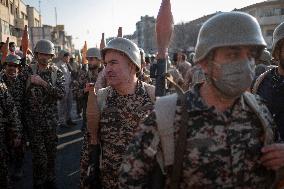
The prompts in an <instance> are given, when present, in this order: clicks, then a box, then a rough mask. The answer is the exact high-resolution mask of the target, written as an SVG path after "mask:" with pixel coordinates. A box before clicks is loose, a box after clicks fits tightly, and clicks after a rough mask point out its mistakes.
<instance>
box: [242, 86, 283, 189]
mask: <svg viewBox="0 0 284 189" xmlns="http://www.w3.org/2000/svg"><path fill="white" fill-rule="evenodd" d="M244 99H245V102H246V103H247V104H248V106H249V107H250V108H251V109H252V110H253V111H254V113H255V114H256V115H257V117H258V119H259V120H260V122H261V126H262V129H263V132H264V140H263V143H264V146H266V145H269V144H272V143H274V140H273V139H274V134H273V131H272V128H271V127H269V125H271V122H270V119H271V118H270V117H269V116H267V115H268V114H269V112H268V110H267V111H264V110H263V108H261V107H260V105H259V104H258V102H257V100H256V99H255V96H254V95H253V94H251V93H249V92H245V93H244ZM271 121H272V120H271ZM283 186H284V168H283V167H282V168H280V169H278V170H277V171H276V174H275V179H274V183H273V185H272V187H271V188H283Z"/></svg>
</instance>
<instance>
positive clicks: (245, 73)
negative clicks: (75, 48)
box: [0, 11, 284, 189]
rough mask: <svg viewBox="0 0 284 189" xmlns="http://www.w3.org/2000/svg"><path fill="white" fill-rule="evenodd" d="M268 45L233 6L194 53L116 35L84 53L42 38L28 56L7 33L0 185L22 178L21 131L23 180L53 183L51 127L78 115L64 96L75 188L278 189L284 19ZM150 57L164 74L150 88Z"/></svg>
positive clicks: (1, 81)
mask: <svg viewBox="0 0 284 189" xmlns="http://www.w3.org/2000/svg"><path fill="white" fill-rule="evenodd" d="M4 45H5V43H4V42H1V47H2V46H4ZM266 46H267V45H266V42H265V40H264V38H263V36H262V33H261V29H260V26H259V24H258V22H257V21H256V19H255V18H254V17H252V16H250V15H248V14H246V13H241V12H234V11H233V12H228V13H220V14H217V15H215V16H213V17H212V18H210V19H209V20H207V21H206V22H205V23H204V24H203V26H202V27H201V29H200V31H199V34H198V39H197V44H196V47H195V51H194V52H186V51H183V50H180V51H178V52H176V53H174V54H173V55H170V56H169V55H168V54H167V52H166V50H163V49H162V48H159V47H158V48H159V51H158V52H157V54H148V53H145V52H144V50H143V49H141V48H139V47H138V46H137V45H136V44H135V43H134V42H132V41H131V40H128V39H126V38H123V37H116V38H114V39H113V40H111V41H110V42H109V43H108V44H107V45H106V46H105V47H103V48H102V49H99V48H95V47H94V48H89V49H88V50H87V52H86V53H82V55H83V56H85V58H86V60H87V63H84V62H80V60H78V59H77V58H75V57H74V55H72V53H71V52H68V51H67V50H61V51H60V52H59V53H58V54H57V55H56V53H55V48H54V44H53V43H52V42H51V41H49V40H44V39H42V40H39V41H38V42H37V44H36V45H35V49H34V51H33V53H32V52H29V56H26V57H23V53H22V52H21V49H20V48H19V49H18V48H17V47H16V46H15V43H9V52H8V55H7V56H6V57H5V59H4V61H3V62H1V68H0V69H1V72H0V159H1V161H0V188H1V189H2V188H3V189H4V188H9V187H10V186H11V182H13V181H14V180H17V179H20V178H21V177H22V175H23V159H24V155H25V146H26V144H27V142H28V143H29V147H30V149H31V152H32V163H33V188H35V189H45V188H46V189H47V188H48V189H52V188H57V186H56V176H55V166H56V165H55V159H56V146H57V134H56V129H57V127H65V128H71V127H72V126H74V125H75V124H76V123H75V122H74V121H73V118H72V114H71V110H72V103H73V102H75V104H76V113H77V116H78V117H79V118H80V117H81V116H82V118H83V122H82V125H81V130H82V132H83V133H84V140H83V145H82V150H81V160H80V183H79V185H80V188H82V189H86V188H90V189H91V188H98V189H102V188H104V189H110V188H111V189H116V188H122V189H127V188H135V189H146V188H149V189H151V188H155V189H156V188H157V189H158V188H172V189H177V188H256V189H261V188H263V189H265V188H272V187H274V188H283V187H284V184H283V183H284V177H283V175H284V172H283V171H284V170H283V169H282V168H283V166H284V144H283V143H282V142H283V138H284V126H283V124H284V23H281V24H280V25H279V26H278V27H277V28H276V29H275V31H274V33H273V46H272V50H271V53H270V51H268V49H266ZM163 48H164V47H163ZM161 49H162V50H161ZM1 52H3V51H1ZM1 55H2V56H4V54H1ZM1 59H2V58H1ZM2 60H3V59H2ZM54 60H57V61H56V62H55V61H54ZM160 61H164V62H165V63H166V65H167V69H166V70H167V74H166V75H165V76H164V78H165V79H166V78H168V80H169V82H168V83H167V84H166V86H165V88H166V91H167V95H166V96H164V97H159V98H156V97H155V90H156V89H155V84H156V78H157V75H158V73H159V71H158V70H157V69H159V68H158V67H157V64H159V62H160ZM158 76H159V75H158ZM282 127H283V128H282Z"/></svg>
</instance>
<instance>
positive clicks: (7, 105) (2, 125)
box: [0, 77, 22, 161]
mask: <svg viewBox="0 0 284 189" xmlns="http://www.w3.org/2000/svg"><path fill="white" fill-rule="evenodd" d="M8 131H9V133H10V134H11V136H10V137H13V138H21V132H22V124H21V120H20V118H19V114H18V111H17V108H16V106H15V103H14V100H13V97H12V96H11V95H10V93H9V91H8V88H7V86H6V85H5V83H4V81H3V79H2V78H1V77H0V157H2V158H3V156H2V155H3V152H4V150H5V148H6V141H5V139H6V134H7V132H8ZM2 158H1V161H2Z"/></svg>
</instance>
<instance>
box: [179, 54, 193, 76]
mask: <svg viewBox="0 0 284 189" xmlns="http://www.w3.org/2000/svg"><path fill="white" fill-rule="evenodd" d="M190 68H191V64H190V63H189V62H188V61H187V57H186V54H185V53H183V52H178V54H177V69H178V71H179V72H180V73H181V75H182V77H183V79H185V76H186V73H187V72H188V70H190Z"/></svg>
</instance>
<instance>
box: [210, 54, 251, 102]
mask: <svg viewBox="0 0 284 189" xmlns="http://www.w3.org/2000/svg"><path fill="white" fill-rule="evenodd" d="M209 63H212V64H214V66H218V67H219V68H218V69H219V70H220V76H219V78H217V79H216V78H212V75H211V76H209V77H210V79H211V81H212V83H213V85H214V86H215V87H216V88H217V89H218V91H220V92H221V93H222V94H223V95H224V96H226V97H229V98H234V97H238V96H240V95H241V94H242V93H243V92H245V91H246V90H247V89H248V88H249V87H250V86H251V83H252V81H253V78H254V69H253V67H254V60H248V59H242V60H236V61H233V62H230V63H225V64H216V63H215V62H209ZM211 69H212V67H211Z"/></svg>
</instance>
